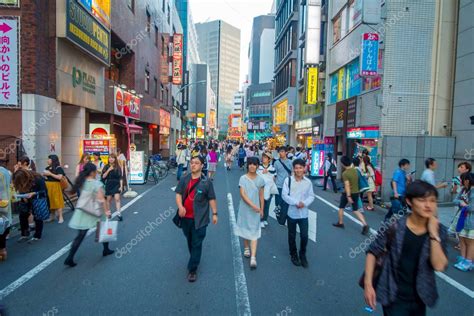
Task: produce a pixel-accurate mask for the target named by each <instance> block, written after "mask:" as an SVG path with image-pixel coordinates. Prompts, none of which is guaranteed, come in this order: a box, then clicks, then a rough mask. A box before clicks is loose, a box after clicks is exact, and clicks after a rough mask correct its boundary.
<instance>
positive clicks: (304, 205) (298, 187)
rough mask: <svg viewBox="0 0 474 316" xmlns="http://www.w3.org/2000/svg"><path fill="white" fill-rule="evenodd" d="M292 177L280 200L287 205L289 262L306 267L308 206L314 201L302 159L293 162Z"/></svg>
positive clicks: (286, 183) (285, 184) (284, 185)
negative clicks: (298, 240)
mask: <svg viewBox="0 0 474 316" xmlns="http://www.w3.org/2000/svg"><path fill="white" fill-rule="evenodd" d="M293 173H294V176H291V177H288V178H286V179H285V181H284V183H283V190H282V198H283V200H284V201H285V202H286V203H288V205H289V207H288V218H287V222H288V244H289V247H290V256H291V262H293V264H294V265H295V266H300V265H301V266H303V267H304V268H307V267H308V260H307V259H306V245H307V244H308V206H310V205H311V203H313V201H314V192H313V184H312V183H311V181H310V180H309V179H308V178H306V177H305V176H304V173H305V162H304V160H302V159H295V160H294V161H293ZM296 225H298V227H299V228H300V240H301V244H300V251H299V257H298V252H297V248H296Z"/></svg>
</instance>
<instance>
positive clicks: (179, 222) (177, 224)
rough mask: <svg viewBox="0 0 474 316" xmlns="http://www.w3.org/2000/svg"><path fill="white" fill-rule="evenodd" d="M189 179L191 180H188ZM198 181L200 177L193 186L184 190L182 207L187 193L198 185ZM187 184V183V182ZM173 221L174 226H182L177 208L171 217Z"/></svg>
mask: <svg viewBox="0 0 474 316" xmlns="http://www.w3.org/2000/svg"><path fill="white" fill-rule="evenodd" d="M189 181H191V180H189ZM199 182H201V179H199V180H198V181H197V182H196V183H195V184H193V186H192V187H191V188H190V189H189V191H184V196H183V203H182V204H183V207H184V202H186V199H187V198H188V196H189V194H190V193H191V192H193V191H194V189H196V187H197V186H198V184H199ZM188 185H189V183H188ZM173 223H174V224H175V225H176V227H178V228H181V226H182V221H181V216H179V209H177V210H176V214H175V215H174V217H173Z"/></svg>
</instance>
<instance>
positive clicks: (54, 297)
mask: <svg viewBox="0 0 474 316" xmlns="http://www.w3.org/2000/svg"><path fill="white" fill-rule="evenodd" d="M241 174H242V172H241V171H240V170H237V169H236V168H234V169H233V170H231V171H226V170H225V169H224V168H223V166H222V165H220V166H219V168H218V174H217V177H216V179H215V181H214V185H215V189H216V192H217V196H218V201H217V203H218V209H219V223H218V224H217V225H210V226H209V227H208V230H207V237H206V239H205V241H204V247H203V257H202V261H201V266H200V268H199V271H198V281H197V282H196V283H194V284H190V283H188V282H187V280H186V275H187V271H186V263H187V259H188V251H187V247H186V243H185V239H184V236H183V235H182V233H181V232H180V231H179V230H177V229H176V228H175V226H174V225H173V223H172V221H171V218H172V216H173V215H174V212H175V204H174V197H175V196H174V192H173V191H172V189H171V188H172V187H173V186H175V185H176V181H175V179H174V176H173V175H170V176H168V178H166V179H165V180H163V181H162V182H161V183H160V184H158V185H155V186H151V185H146V186H141V187H140V186H136V187H135V190H136V191H138V192H139V193H140V194H141V195H140V196H139V197H138V198H136V199H135V200H124V203H123V204H124V205H127V203H128V205H127V206H126V210H125V211H124V221H123V222H121V223H119V239H118V241H117V242H115V243H112V244H111V247H113V248H114V249H116V250H117V252H116V254H115V255H112V256H109V257H106V258H103V257H102V247H101V245H98V244H97V243H95V242H94V238H93V236H89V237H87V238H86V239H85V240H84V243H83V244H82V246H81V248H80V249H79V251H78V254H77V256H76V262H77V263H78V265H77V266H76V267H75V268H67V267H65V266H64V265H63V261H64V259H65V253H66V252H67V250H68V244H69V243H70V242H71V241H72V239H73V238H74V236H75V231H73V230H72V229H69V228H68V226H67V224H66V223H67V220H68V219H69V217H70V214H69V215H68V216H67V220H66V223H65V224H63V225H58V224H46V225H45V230H44V237H43V240H42V241H41V242H39V243H37V244H35V245H29V244H18V243H16V242H15V239H16V238H15V239H10V240H9V243H8V251H9V259H8V261H6V262H4V263H0V298H1V299H2V303H3V304H5V305H6V306H7V308H8V311H9V313H10V314H9V315H176V314H186V315H244V314H253V315H331V314H335V315H367V314H369V313H368V312H366V311H365V310H364V308H365V304H364V300H363V293H362V290H361V289H360V288H359V287H358V285H357V281H358V279H359V277H360V274H361V272H362V270H363V265H364V255H363V254H356V253H354V252H352V250H353V249H356V247H358V246H360V245H363V243H364V241H365V240H366V239H367V237H364V236H362V235H361V234H360V230H361V227H360V226H359V225H358V224H357V223H355V222H354V221H352V220H351V219H350V218H349V217H345V223H346V228H345V229H344V230H341V229H337V228H334V227H332V225H331V223H333V222H334V221H336V211H335V209H334V207H333V206H331V204H333V205H337V196H336V195H334V194H332V193H327V192H322V191H321V190H320V188H318V187H315V192H316V194H317V196H318V198H317V199H316V200H315V202H314V203H313V204H312V205H311V207H310V209H311V210H313V211H315V212H316V213H317V223H314V225H313V227H316V242H314V241H310V242H309V245H308V254H307V256H308V261H309V268H308V269H304V268H301V267H295V266H293V265H292V264H291V262H290V258H289V253H288V244H287V231H286V228H285V227H282V226H280V225H278V224H277V222H276V221H275V220H274V219H270V225H269V227H267V228H266V229H265V230H263V232H262V238H261V239H260V241H259V248H258V254H257V260H258V269H257V270H255V271H250V269H249V262H248V259H245V258H243V256H242V255H241V252H242V247H243V245H242V241H241V240H240V241H239V240H238V239H237V238H236V237H235V236H234V235H233V234H232V233H231V231H232V230H231V227H232V221H233V220H234V219H235V216H236V213H237V210H238V203H239V195H238V187H237V184H238V180H239V177H240V176H241ZM229 200H232V203H231V204H229ZM232 212H235V214H234V213H232ZM383 216H384V212H383V211H382V210H377V211H375V212H371V213H370V214H367V217H368V221H369V223H370V224H371V227H372V228H374V229H377V228H378V227H379V225H380V221H381V220H382V219H383ZM450 249H452V247H450ZM454 256H455V253H454V251H451V252H450V262H451V267H450V268H449V269H448V270H447V271H446V272H445V273H444V274H443V275H441V277H438V278H437V284H438V291H439V293H440V299H439V302H438V304H437V306H436V307H435V308H434V309H430V310H429V311H428V315H460V316H464V315H466V316H467V315H474V299H473V297H474V295H473V289H474V273H472V272H471V273H462V272H459V271H457V270H455V269H454V268H452V264H453V263H454ZM372 314H373V315H381V314H382V313H381V310H380V307H379V309H377V311H375V312H374V313H372Z"/></svg>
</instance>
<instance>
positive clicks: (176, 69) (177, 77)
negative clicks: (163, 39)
mask: <svg viewBox="0 0 474 316" xmlns="http://www.w3.org/2000/svg"><path fill="white" fill-rule="evenodd" d="M182 78H183V34H177V33H176V34H174V35H173V84H174V85H180V84H181V83H182Z"/></svg>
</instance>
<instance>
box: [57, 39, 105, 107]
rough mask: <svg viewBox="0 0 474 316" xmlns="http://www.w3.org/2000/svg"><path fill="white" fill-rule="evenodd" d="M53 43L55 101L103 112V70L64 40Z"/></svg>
mask: <svg viewBox="0 0 474 316" xmlns="http://www.w3.org/2000/svg"><path fill="white" fill-rule="evenodd" d="M57 43H58V44H57V55H56V92H57V100H58V101H61V102H64V103H69V104H73V105H77V106H82V107H86V108H89V109H93V110H96V111H102V112H103V111H104V110H105V96H104V90H105V89H104V85H105V84H104V82H105V79H104V67H103V66H101V65H100V64H98V63H97V62H95V61H92V60H90V58H86V56H85V54H84V53H82V52H81V51H79V50H78V49H76V48H75V47H74V46H73V45H70V44H69V43H67V42H66V41H64V40H59V41H58V42H57Z"/></svg>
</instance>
